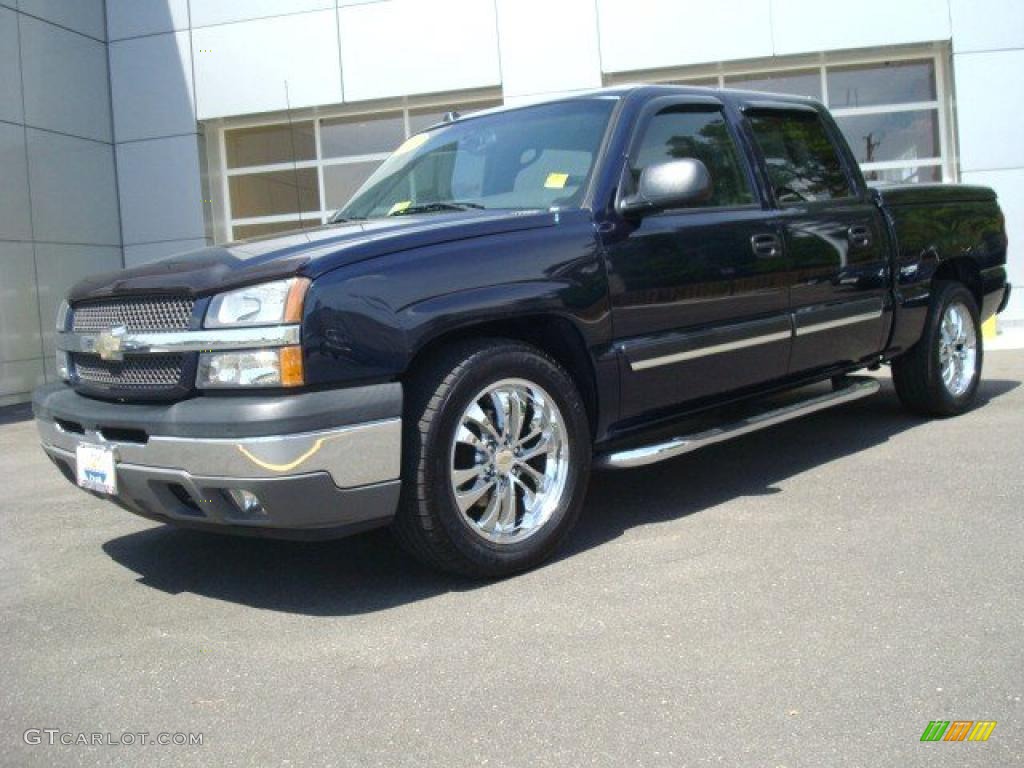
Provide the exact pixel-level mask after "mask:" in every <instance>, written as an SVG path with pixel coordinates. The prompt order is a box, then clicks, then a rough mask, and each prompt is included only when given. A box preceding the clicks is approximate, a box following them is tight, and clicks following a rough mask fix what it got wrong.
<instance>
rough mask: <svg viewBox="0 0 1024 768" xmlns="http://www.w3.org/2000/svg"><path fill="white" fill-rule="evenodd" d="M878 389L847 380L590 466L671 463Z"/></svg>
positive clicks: (873, 382) (874, 382)
mask: <svg viewBox="0 0 1024 768" xmlns="http://www.w3.org/2000/svg"><path fill="white" fill-rule="evenodd" d="M880 388H881V385H880V384H879V383H878V381H877V379H871V378H867V377H848V378H847V379H846V383H844V385H843V386H842V387H840V388H839V389H836V390H834V391H833V392H828V393H826V394H823V395H816V396H814V397H810V398H808V399H806V400H802V401H800V402H796V403H790V404H788V405H785V406H783V407H781V408H777V409H775V410H771V411H766V412H764V413H759V414H757V415H756V416H751V417H750V418H746V419H742V420H740V421H737V422H733V423H731V424H726V425H723V426H721V427H715V428H714V429H709V430H707V431H705V432H698V433H696V434H693V435H684V436H681V437H675V438H672V439H671V440H667V441H665V442H663V443H655V444H654V445H645V446H642V447H640V448H631V449H629V450H625V451H617V452H615V453H608V454H604V455H600V456H597V457H595V459H594V466H595V467H599V468H602V469H632V468H633V467H643V466H646V465H648V464H655V463H657V462H659V461H665V460H666V459H672V458H675V457H676V456H681V455H682V454H684V453H690V452H691V451H696V450H698V449H699V448H704V447H705V446H708V445H714V444H715V443H721V442H725V441H726V440H731V439H732V438H734V437H739V436H741V435H746V434H749V433H751V432H756V431H757V430H759V429H767V428H768V427H772V426H775V425H776V424H782V423H783V422H786V421H790V420H792V419H797V418H799V417H801V416H806V415H808V414H811V413H815V412H816V411H823V410H825V409H826V408H831V407H832V406H835V405H842V404H843V403H849V402H851V401H852V400H859V399H860V398H862V397H868V396H869V395H873V394H875V393H876V392H878V390H879V389H880Z"/></svg>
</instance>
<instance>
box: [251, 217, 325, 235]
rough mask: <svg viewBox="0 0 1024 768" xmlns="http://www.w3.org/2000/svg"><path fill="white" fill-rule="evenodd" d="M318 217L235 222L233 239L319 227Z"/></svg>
mask: <svg viewBox="0 0 1024 768" xmlns="http://www.w3.org/2000/svg"><path fill="white" fill-rule="evenodd" d="M319 226H320V219H305V220H303V221H299V220H298V219H293V220H292V221H274V222H268V223H266V224H236V225H235V226H234V237H235V240H248V239H249V238H250V237H263V236H264V235H276V234H278V233H280V232H294V231H296V230H300V229H311V228H312V227H319Z"/></svg>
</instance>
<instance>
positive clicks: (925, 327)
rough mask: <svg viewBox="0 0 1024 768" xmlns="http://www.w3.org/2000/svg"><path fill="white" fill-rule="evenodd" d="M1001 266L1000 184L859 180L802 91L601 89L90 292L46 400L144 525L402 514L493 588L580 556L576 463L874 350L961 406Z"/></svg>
mask: <svg viewBox="0 0 1024 768" xmlns="http://www.w3.org/2000/svg"><path fill="white" fill-rule="evenodd" d="M1006 250H1007V241H1006V236H1005V229H1004V222H1003V217H1002V214H1001V213H1000V211H999V208H998V205H997V203H996V199H995V195H994V194H993V192H992V191H991V190H988V189H985V188H981V187H968V186H959V185H919V186H902V187H886V188H879V189H871V188H869V187H868V186H867V185H866V184H865V182H864V179H863V177H862V175H861V173H860V171H859V169H858V167H857V165H856V163H855V161H854V158H853V155H852V154H851V152H850V150H849V148H848V147H847V146H846V144H845V143H844V141H843V137H842V135H841V133H840V132H839V130H838V129H837V127H836V125H835V124H834V122H833V121H832V119H831V117H830V116H829V114H828V112H827V111H826V110H825V109H824V107H822V106H821V105H820V104H818V103H816V102H814V101H810V100H806V99H802V98H793V97H782V96H770V95H766V94H760V93H747V92H735V91H727V90H709V89H700V88H684V87H663V86H638V87H629V88H613V89H605V90H601V91H596V92H593V93H589V94H585V95H580V96H577V97H574V98H571V99H565V100H561V101H555V102H549V103H546V104H540V105H533V106H528V107H520V108H512V109H499V110H492V111H489V112H484V113H477V114H475V115H470V116H467V117H464V118H456V119H454V120H452V121H449V122H446V123H444V124H441V125H438V126H435V127H433V128H431V129H429V130H428V131H426V132H424V133H422V134H419V135H417V136H414V137H412V138H411V139H409V140H408V141H407V142H406V143H405V144H403V145H402V146H401V147H400V148H399V149H398V150H396V152H395V153H394V155H393V156H392V157H391V158H390V159H389V160H388V161H386V162H385V163H384V164H383V165H382V166H381V168H380V169H379V170H378V171H377V172H376V173H375V174H374V175H373V176H372V177H371V178H370V179H369V180H368V181H367V182H366V184H365V185H364V186H363V187H362V188H361V189H360V190H359V191H358V192H357V193H356V195H355V196H354V197H353V199H352V200H351V201H350V202H349V203H348V204H347V205H346V206H345V208H343V209H342V210H341V211H339V213H338V214H336V215H335V217H334V218H333V220H332V223H330V224H328V225H326V226H324V227H322V228H320V229H317V230H313V231H307V232H303V233H296V234H289V235H285V236H278V237H272V238H265V239H262V240H254V241H248V242H241V243H235V244H229V245H226V246H223V247H211V248H205V249H203V250H200V251H197V252H195V253H192V254H186V255H183V256H179V257H174V258H171V259H168V260H165V261H161V262H157V263H155V264H151V265H147V266H143V267H138V268H134V269H130V270H126V271H122V272H119V273H116V274H111V275H103V276H97V277H93V278H90V279H87V280H85V281H84V282H82V283H80V284H78V285H77V286H76V287H75V288H74V289H73V290H72V292H71V294H70V295H69V296H68V300H67V302H66V303H65V304H64V305H63V306H62V309H61V312H60V315H59V317H58V328H57V331H58V333H57V347H58V361H57V362H58V367H59V368H60V370H61V372H62V376H63V377H64V378H65V382H64V383H62V384H57V385H51V386H46V387H43V388H41V389H39V390H38V391H37V392H36V394H35V397H34V409H35V414H36V418H37V421H38V426H39V431H40V434H41V437H42V443H43V447H44V449H45V450H46V452H47V453H48V454H49V455H50V457H51V458H52V459H53V460H54V462H55V463H56V464H57V466H58V467H59V468H60V469H61V470H62V471H63V472H64V474H65V475H66V476H67V477H68V479H69V480H71V481H72V482H78V483H79V484H80V485H83V486H84V487H87V488H89V489H90V490H91V491H92V492H94V493H99V494H101V495H104V496H108V497H109V498H111V499H112V500H113V501H115V502H117V503H118V504H120V505H122V506H123V507H125V508H127V509H129V510H131V511H133V512H135V513H138V514H140V515H144V516H146V517H149V518H152V519H155V520H160V521H166V522H171V523H176V524H180V525H188V526H193V527H197V528H203V529H207V530H216V531H225V532H236V533H247V534H255V535H267V536H294V537H311V536H335V535H343V534H347V533H351V532H354V531H357V530H362V529H365V528H369V527H375V526H382V525H391V526H392V527H393V529H394V531H395V533H396V534H397V536H398V538H399V540H400V541H401V542H402V543H403V544H404V545H405V546H406V547H407V548H408V549H409V550H410V551H412V552H413V553H415V554H416V555H418V556H419V557H421V558H422V559H423V560H425V561H426V562H428V563H431V564H433V565H435V566H437V567H440V568H444V569H448V570H452V571H456V572H460V573H465V574H471V575H475V576H500V575H506V574H509V573H513V572H516V571H519V570H522V569H525V568H529V567H531V566H533V565H535V564H537V563H539V562H541V561H542V560H543V559H544V558H545V557H547V556H548V555H550V554H551V552H552V551H553V550H554V549H555V548H556V547H557V546H558V544H559V543H560V542H561V541H562V540H563V539H564V538H565V536H566V534H567V533H568V531H569V529H570V528H571V526H572V524H573V522H574V521H575V519H576V517H577V516H578V514H579V512H580V507H581V504H582V500H583V496H584V493H585V489H586V483H587V478H588V475H589V471H590V468H591V464H592V462H596V463H598V464H601V465H603V466H607V467H631V466H637V465H641V464H646V463H650V462H652V461H658V460H661V459H665V458H669V457H672V456H675V455H678V454H680V453H683V452H685V451H688V450H692V449H694V448H698V447H700V446H702V445H706V444H708V443H710V442H717V441H719V440H722V439H726V438H728V437H731V436H733V435H737V434H742V433H744V432H748V431H751V430H752V429H758V428H761V427H764V426H768V425H771V424H774V423H778V422H779V421H783V420H785V419H788V418H793V417H795V416H799V415H802V414H804V413H809V412H811V411H814V410H819V409H821V408H824V407H828V406H831V405H836V404H839V403H842V402H846V401H848V400H851V399H854V398H857V397H862V396H864V395H867V394H871V393H872V392H874V391H875V390H877V388H878V385H877V382H876V381H875V380H873V379H870V378H868V379H864V378H861V379H857V378H852V377H848V374H850V373H851V372H853V371H856V370H857V369H861V368H865V367H877V366H878V365H880V364H883V363H892V365H893V370H894V379H895V383H896V387H897V391H898V393H899V395H900V397H901V398H902V399H903V401H904V402H905V403H906V404H907V405H908V406H909V407H911V408H913V409H915V410H917V411H920V412H926V413H932V414H936V415H952V414H955V413H958V412H960V411H963V410H964V409H966V408H967V407H968V406H969V405H970V403H971V402H972V400H973V398H974V395H975V391H976V388H977V385H978V379H979V377H980V372H981V363H982V338H981V333H980V326H981V323H982V322H983V321H984V320H985V319H986V318H988V317H990V316H991V315H992V314H994V313H995V312H997V311H1000V310H1001V309H1002V308H1003V307H1004V306H1005V304H1006V302H1007V300H1008V295H1009V287H1008V285H1007V283H1006V270H1005V264H1006ZM829 381H831V382H832V383H833V388H832V389H830V390H828V391H825V392H822V391H821V389H822V388H821V387H818V388H817V389H815V391H813V392H811V393H809V394H806V395H804V394H802V392H803V391H804V390H802V389H801V388H803V387H805V386H806V385H809V384H813V383H815V382H829ZM779 393H783V395H784V396H785V400H784V402H782V403H781V404H780V403H777V402H776V401H775V400H773V398H775V397H776V396H777V395H778V394H779ZM697 421H699V422H700V426H699V427H698V426H695V424H696V422H697Z"/></svg>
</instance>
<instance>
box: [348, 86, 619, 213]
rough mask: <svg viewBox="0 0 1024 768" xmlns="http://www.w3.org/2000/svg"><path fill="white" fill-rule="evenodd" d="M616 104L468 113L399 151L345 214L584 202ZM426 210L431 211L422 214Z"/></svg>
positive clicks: (562, 104)
mask: <svg viewBox="0 0 1024 768" xmlns="http://www.w3.org/2000/svg"><path fill="white" fill-rule="evenodd" d="M614 108H615V101H614V100H611V99H577V100H571V101H563V102H555V103H552V104H541V105H537V106H532V107H523V108H521V109H515V110H509V111H506V112H497V113H494V114H490V115H479V116H475V117H474V116H470V117H468V118H466V119H462V120H457V121H455V122H453V123H451V124H450V125H442V126H439V127H436V128H433V129H431V130H429V131H427V132H425V133H419V134H417V135H415V136H413V137H412V138H410V139H409V140H408V141H406V143H405V144H403V145H402V146H400V147H399V148H398V149H397V150H395V152H394V153H392V155H391V157H389V158H388V159H387V160H386V161H385V162H384V163H383V165H381V166H380V167H379V168H378V169H377V170H376V171H375V172H374V173H373V175H372V176H370V178H369V179H367V180H366V182H365V183H364V184H363V186H362V187H361V188H360V189H359V191H358V192H356V193H355V195H354V196H353V198H352V199H351V200H350V201H349V202H348V203H347V204H346V205H345V207H344V208H342V209H341V211H340V214H341V216H342V217H345V218H353V219H360V218H377V217H383V216H397V215H405V214H406V212H412V213H445V212H450V211H451V207H452V206H451V204H452V203H458V204H459V205H460V206H463V207H465V206H467V205H468V206H469V207H473V208H511V209H546V208H554V207H558V208H567V207H573V206H576V205H578V204H579V202H580V199H581V198H582V196H583V192H584V190H585V188H586V183H587V180H588V179H589V177H590V173H591V171H592V169H593V165H594V160H595V158H596V157H597V152H598V149H599V148H600V146H601V141H602V139H603V138H604V134H605V130H606V128H607V126H608V121H609V119H610V117H611V113H612V110H613V109H614ZM425 209H426V210H425Z"/></svg>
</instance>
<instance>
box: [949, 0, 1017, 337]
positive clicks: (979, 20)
mask: <svg viewBox="0 0 1024 768" xmlns="http://www.w3.org/2000/svg"><path fill="white" fill-rule="evenodd" d="M950 12H951V18H952V30H953V75H954V78H955V81H956V100H957V123H958V130H959V137H960V168H961V178H962V180H963V181H964V182H965V183H972V184H984V185H986V186H990V187H993V188H994V189H995V190H996V192H997V193H998V195H999V202H1000V205H1002V207H1003V212H1004V213H1005V214H1006V229H1007V233H1008V234H1009V237H1010V259H1009V263H1010V281H1011V282H1012V283H1013V286H1014V293H1015V295H1014V297H1013V299H1012V301H1011V302H1010V306H1009V307H1007V310H1006V313H1005V314H1004V315H1002V316H1001V318H1000V320H1001V322H1006V323H1012V324H1014V325H1017V324H1024V142H1022V141H1021V139H1020V135H1021V130H1022V129H1024V118H1022V117H1021V116H1022V115H1024V85H1022V83H1021V80H1022V76H1024V3H1022V2H1020V0H951V1H950Z"/></svg>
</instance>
